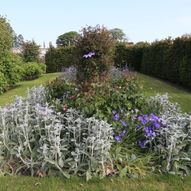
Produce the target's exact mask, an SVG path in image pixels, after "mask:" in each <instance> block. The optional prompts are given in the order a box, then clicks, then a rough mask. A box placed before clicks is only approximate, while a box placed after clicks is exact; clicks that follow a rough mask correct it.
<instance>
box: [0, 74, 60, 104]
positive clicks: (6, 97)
mask: <svg viewBox="0 0 191 191" xmlns="http://www.w3.org/2000/svg"><path fill="white" fill-rule="evenodd" d="M58 75H59V73H50V74H44V75H42V76H41V77H40V78H38V79H36V80H31V81H23V82H21V83H20V84H19V85H18V87H16V88H14V89H11V90H9V91H7V92H6V93H4V94H2V95H0V106H4V105H6V104H9V103H11V102H13V100H14V99H15V96H16V95H18V96H26V94H27V90H28V89H29V88H32V87H33V86H39V85H41V84H46V83H47V82H48V81H51V80H53V79H55V78H56V77H58Z"/></svg>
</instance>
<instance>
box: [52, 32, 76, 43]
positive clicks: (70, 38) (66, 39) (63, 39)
mask: <svg viewBox="0 0 191 191" xmlns="http://www.w3.org/2000/svg"><path fill="white" fill-rule="evenodd" d="M79 37H80V35H79V33H77V32H76V31H70V32H67V33H64V34H62V35H60V36H59V37H58V38H57V40H56V44H57V46H70V45H76V42H77V40H78V38H79Z"/></svg>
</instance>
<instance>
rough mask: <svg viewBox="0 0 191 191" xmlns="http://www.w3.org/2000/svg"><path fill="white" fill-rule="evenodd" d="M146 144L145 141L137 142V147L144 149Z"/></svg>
mask: <svg viewBox="0 0 191 191" xmlns="http://www.w3.org/2000/svg"><path fill="white" fill-rule="evenodd" d="M146 144H147V141H146V140H139V141H138V145H139V146H140V147H141V148H145V145H146Z"/></svg>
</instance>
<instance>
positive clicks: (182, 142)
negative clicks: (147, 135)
mask: <svg viewBox="0 0 191 191" xmlns="http://www.w3.org/2000/svg"><path fill="white" fill-rule="evenodd" d="M148 101H149V104H150V105H151V106H152V107H153V110H157V109H158V112H159V116H160V117H161V119H162V123H163V124H165V128H161V130H160V136H158V142H157V144H156V146H155V148H154V149H155V151H156V152H157V153H158V155H159V157H161V159H162V161H163V162H162V170H163V171H165V172H169V173H173V174H179V175H190V172H191V116H190V115H189V114H187V113H183V112H182V111H181V109H180V107H179V105H178V104H177V103H172V102H170V101H169V99H168V94H165V95H162V96H161V95H156V96H154V97H151V98H150V99H149V100H148Z"/></svg>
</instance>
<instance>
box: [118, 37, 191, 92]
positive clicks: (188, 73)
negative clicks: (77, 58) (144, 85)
mask: <svg viewBox="0 0 191 191" xmlns="http://www.w3.org/2000/svg"><path fill="white" fill-rule="evenodd" d="M115 65H116V66H118V67H120V68H123V67H124V66H125V65H127V66H128V67H130V68H131V69H135V70H136V71H140V72H142V73H144V74H147V75H151V76H154V77H157V78H161V79H163V80H167V81H170V82H173V83H176V84H180V85H182V86H184V87H186V88H188V89H191V36H182V37H178V38H176V39H173V40H171V39H166V40H161V41H155V42H153V43H151V44H148V43H146V44H144V43H142V44H136V45H133V46H127V45H125V44H118V45H117V46H116V52H115Z"/></svg>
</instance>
